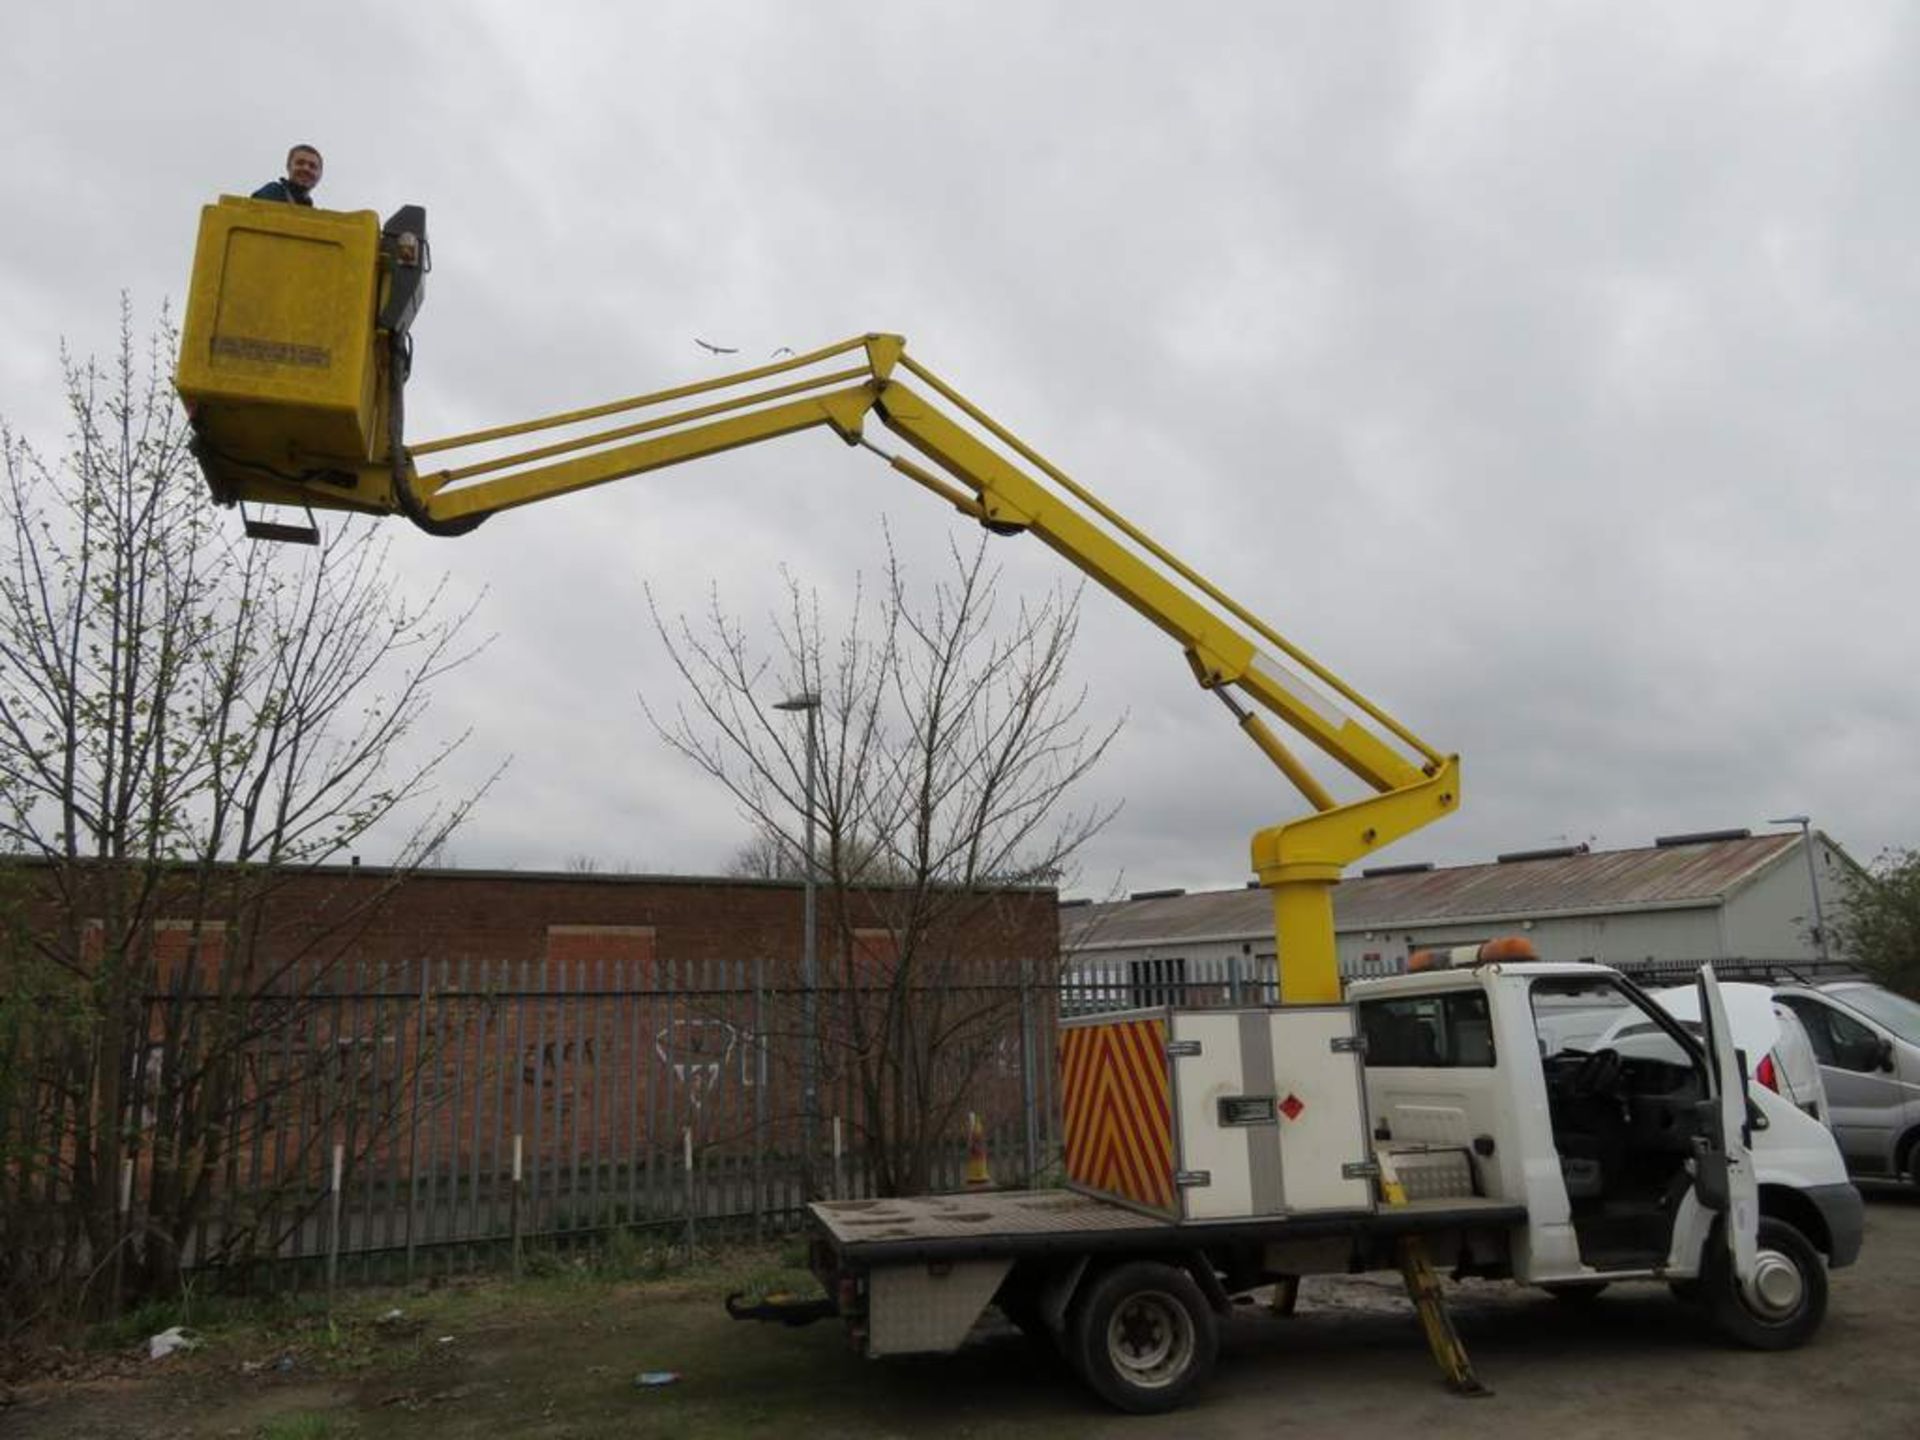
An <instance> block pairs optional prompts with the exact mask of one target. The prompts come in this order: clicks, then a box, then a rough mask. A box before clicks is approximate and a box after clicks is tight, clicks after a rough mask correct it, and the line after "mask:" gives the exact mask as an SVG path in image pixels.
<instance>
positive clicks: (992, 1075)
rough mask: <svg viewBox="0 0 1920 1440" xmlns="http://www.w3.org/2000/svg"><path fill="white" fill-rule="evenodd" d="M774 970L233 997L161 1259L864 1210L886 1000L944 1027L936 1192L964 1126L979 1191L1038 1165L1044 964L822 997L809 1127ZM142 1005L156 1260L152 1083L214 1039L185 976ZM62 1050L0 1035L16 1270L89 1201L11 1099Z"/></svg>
mask: <svg viewBox="0 0 1920 1440" xmlns="http://www.w3.org/2000/svg"><path fill="white" fill-rule="evenodd" d="M768 969H769V967H768V966H767V965H766V964H765V963H764V962H749V961H743V962H717V961H716V962H704V963H703V962H692V963H672V962H666V961H647V962H635V961H624V960H619V959H612V958H605V959H600V958H586V959H580V960H557V959H556V960H543V961H527V962H511V961H505V960H463V959H440V960H434V961H429V962H426V963H422V964H419V965H417V966H412V967H408V970H409V973H407V974H405V975H404V976H403V977H396V976H394V975H393V974H391V973H388V974H381V975H376V974H373V973H370V968H369V969H366V970H363V968H362V967H360V966H357V965H356V964H354V963H353V962H352V961H348V962H347V963H345V964H343V965H338V966H335V967H332V968H330V969H329V970H328V971H327V972H326V973H325V974H324V975H321V976H319V977H313V976H303V975H301V974H300V973H299V972H298V970H297V969H296V970H295V971H293V972H290V973H289V974H288V976H287V977H286V982H285V985H284V987H283V993H279V994H272V993H269V994H265V995H260V996H255V997H253V998H252V999H251V1000H250V1002H249V1003H250V1006H251V1007H252V1009H253V1010H254V1011H255V1012H256V1013H255V1014H254V1015H253V1016H252V1017H251V1018H250V1021H249V1023H248V1024H246V1025H245V1026H244V1027H243V1033H244V1034H245V1035H246V1036H248V1037H250V1038H248V1039H245V1040H243V1041H241V1042H239V1046H240V1050H241V1052H242V1053H240V1055H239V1056H238V1059H239V1065H240V1072H241V1074H242V1076H243V1078H242V1080H241V1081H240V1084H239V1089H240V1091H241V1095H242V1099H241V1101H240V1103H237V1104H235V1105H233V1106H232V1107H231V1110H230V1112H229V1115H228V1118H227V1120H226V1121H225V1133H224V1135H223V1136H222V1137H221V1139H220V1143H219V1144H218V1145H217V1146H216V1147H215V1148H216V1149H217V1151H218V1155H217V1158H216V1160H215V1162H214V1163H213V1164H212V1165H211V1166H209V1167H206V1168H207V1171H208V1173H207V1175H206V1179H205V1183H206V1185H207V1190H206V1198H205V1202H204V1203H203V1204H201V1205H200V1206H198V1207H197V1217H196V1219H195V1221H194V1223H193V1224H192V1225H191V1227H190V1228H189V1229H188V1230H187V1232H186V1233H183V1234H179V1235H177V1236H175V1237H172V1243H174V1244H175V1245H176V1246H177V1250H178V1258H179V1263H180V1268H181V1269H185V1270H198V1271H207V1272H216V1271H226V1272H233V1273H244V1274H245V1275H247V1276H248V1277H249V1278H250V1279H252V1280H253V1281H254V1283H265V1284H270V1285H276V1286H277V1285H294V1286H299V1285H305V1284H313V1283H319V1282H321V1281H322V1280H323V1279H324V1281H325V1282H326V1283H329V1284H330V1283H333V1282H334V1281H336V1280H339V1281H351V1280H358V1279H373V1278H381V1279H386V1278H400V1277H411V1276H413V1275H416V1274H421V1273H428V1274H430V1273H434V1272H436V1271H442V1272H444V1271H447V1270H453V1269H464V1268H469V1267H474V1266H478V1265H488V1264H499V1263H501V1262H502V1261H504V1259H505V1258H506V1257H507V1256H508V1255H509V1254H517V1253H518V1252H519V1250H520V1249H521V1248H522V1247H535V1246H556V1247H567V1246H570V1245H574V1244H581V1243H589V1242H591V1241H592V1240H594V1239H595V1238H596V1237H600V1236H603V1235H605V1234H606V1233H607V1232H609V1231H611V1230H614V1229H620V1228H634V1229H640V1230H643V1231H648V1232H651V1233H653V1234H654V1235H657V1236H658V1237H660V1238H661V1239H662V1240H664V1241H670V1242H673V1243H680V1242H682V1241H690V1240H692V1239H693V1238H695V1237H696V1236H697V1235H698V1233H699V1231H700V1229H701V1228H702V1227H726V1228H727V1229H728V1230H730V1231H731V1232H733V1233H736V1234H737V1233H740V1232H742V1231H746V1232H749V1233H762V1234H764V1233H769V1232H777V1231H779V1230H781V1229H785V1228H788V1227H790V1226H792V1225H793V1224H795V1223H796V1222H797V1221H798V1220H799V1219H800V1217H801V1216H802V1214H803V1212H804V1207H805V1203H806V1201H807V1199H808V1197H809V1195H810V1194H827V1195H837V1196H843V1197H852V1196H860V1195H866V1194H871V1193H874V1188H875V1175H874V1165H873V1163H872V1151H871V1148H870V1146H869V1144H868V1136H869V1135H870V1133H871V1126H870V1125H869V1124H868V1123H867V1120H868V1118H869V1117H873V1116H875V1115H876V1114H877V1113H879V1112H882V1111H884V1112H885V1113H886V1114H888V1115H897V1114H898V1113H899V1111H900V1107H899V1105H898V1104H897V1102H898V1100H899V1099H900V1098H901V1097H900V1096H899V1095H897V1094H896V1093H894V1088H895V1086H896V1083H904V1082H895V1081H893V1080H891V1079H889V1078H887V1075H886V1072H884V1071H880V1072H877V1073H878V1075H879V1078H878V1079H876V1078H875V1076H876V1071H875V1070H874V1068H873V1067H871V1066H866V1067H863V1066H862V1065H861V1064H860V1063H858V1062H859V1060H860V1057H861V1055H862V1054H863V1053H867V1052H871V1051H872V1050H873V1049H874V1047H875V1046H876V1045H877V1044H879V1043H880V1042H881V1040H882V1039H883V1038H884V1036H883V1035H882V1034H881V1033H880V1026H879V1023H878V1016H879V1014H880V1012H881V1011H882V1010H883V1009H885V1008H886V1007H888V1006H889V1005H891V1006H892V1007H893V1011H892V1012H891V1013H898V1012H900V1011H908V1012H910V1011H914V1010H916V1009H918V1010H922V1011H924V1010H925V1009H926V1008H927V1007H929V1006H931V1005H935V1004H938V1005H939V1006H941V1007H944V1013H945V1015H946V1017H947V1024H946V1026H945V1029H944V1032H943V1033H944V1035H945V1043H944V1045H943V1046H942V1048H941V1049H940V1050H939V1052H938V1053H937V1054H934V1055H931V1056H930V1057H929V1058H930V1060H931V1062H932V1063H931V1069H930V1071H929V1073H927V1074H925V1075H922V1076H921V1077H919V1079H918V1080H917V1081H916V1082H915V1083H917V1084H918V1085H919V1087H920V1090H921V1091H923V1092H924V1094H923V1095H922V1096H921V1098H922V1099H924V1100H925V1101H926V1108H927V1109H928V1110H929V1111H930V1113H931V1120H930V1121H929V1122H928V1123H929V1124H930V1125H931V1127H932V1134H931V1140H932V1144H931V1148H930V1155H929V1160H928V1164H927V1169H926V1176H927V1180H928V1183H929V1185H930V1186H931V1188H935V1189H960V1188H963V1185H964V1171H965V1165H966V1160H967V1146H968V1138H969V1129H970V1127H969V1125H968V1123H967V1122H968V1119H969V1117H970V1116H974V1115H977V1116H978V1117H979V1119H980V1122H981V1124H982V1127H983V1129H984V1133H985V1137H986V1144H987V1149H988V1153H989V1155H990V1157H991V1160H992V1164H993V1166H994V1174H995V1179H996V1180H997V1181H999V1182H1001V1183H1019V1182H1024V1181H1026V1180H1028V1179H1030V1178H1031V1177H1033V1176H1035V1175H1036V1174H1038V1173H1039V1172H1040V1171H1041V1170H1042V1168H1043V1167H1044V1166H1045V1164H1046V1163H1047V1162H1046V1157H1047V1156H1048V1155H1050V1154H1051V1153H1052V1151H1053V1148H1054V1139H1053V1136H1054V1134H1055V1126H1054V1123H1053V1119H1052V1117H1053V1114H1054V1110H1055V1101H1054V1093H1053V1084H1052V1067H1053V1063H1054V1061H1053V1049H1052V1038H1051V1037H1052V1034H1053V1031H1054V1028H1055V1023H1054V1022H1055V1018H1056V1014H1057V1007H1058V1003H1059V1001H1058V991H1057V989H1056V988H1055V984H1054V981H1053V977H1052V976H1051V974H1050V973H1048V972H1045V971H1044V970H1043V969H1042V967H1038V966H1035V965H1034V964H1032V963H1030V962H1029V963H1025V964H1022V963H1019V962H1007V963H1001V964H994V963H988V964H984V965H980V966H977V967H974V968H973V969H970V970H969V972H968V975H967V977H966V980H965V982H964V983H963V984H959V985H946V986H942V987H940V990H939V993H938V995H937V996H935V995H933V994H931V993H928V994H915V993H911V992H909V993H905V994H900V993H894V992H893V991H892V989H891V987H889V986H888V985H886V984H884V983H880V982H879V981H876V983H874V984H872V985H871V986H855V987H843V986H822V987H820V988H819V989H818V990H817V991H816V996H815V999H816V1006H815V1009H816V1012H817V1014H818V1017H819V1018H818V1020H817V1021H816V1027H815V1028H816V1032H817V1038H816V1044H817V1052H816V1053H817V1056H818V1062H817V1063H818V1074H819V1077H820V1082H819V1099H818V1102H817V1106H818V1113H817V1115H816V1116H815V1117H814V1123H813V1125H811V1126H808V1125H806V1124H805V1123H804V1120H805V1117H804V1116H803V1114H802V1107H801V1103H800V1096H801V1084H800V1076H801V1073H802V1061H801V1056H802V1049H803V1047H802V1037H801V1031H800V1017H801V1015H802V1013H803V1006H802V1004H801V996H800V993H799V991H798V990H797V988H795V987H793V986H792V985H790V984H789V985H779V984H773V983H770V982H769V979H768ZM142 1003H144V1005H145V1007H146V1011H147V1021H146V1025H145V1028H144V1033H145V1034H147V1035H148V1036H149V1037H150V1043H149V1044H148V1045H147V1046H146V1047H145V1049H144V1050H141V1051H140V1052H139V1053H138V1054H136V1055H135V1056H134V1057H133V1058H132V1060H131V1061H130V1064H129V1067H128V1071H129V1073H128V1074H127V1076H126V1079H125V1083H126V1085H127V1086H128V1087H129V1090H130V1094H131V1100H130V1103H128V1104H127V1106H126V1110H125V1113H126V1114H128V1115H129V1116H131V1117H132V1119H131V1124H130V1129H131V1130H132V1131H133V1132H134V1133H132V1134H131V1135H130V1136H129V1137H128V1145H127V1150H126V1159H125V1161H124V1162H123V1168H122V1174H121V1176H120V1177H119V1179H120V1183H119V1193H118V1195H117V1196H116V1197H115V1214H116V1224H117V1226H118V1230H119V1234H120V1235H121V1237H122V1241H123V1242H124V1241H125V1240H127V1239H128V1238H129V1237H139V1238H142V1239H150V1238H151V1237H152V1233H153V1231H154V1230H155V1229H156V1226H157V1221H156V1218H155V1217H156V1214H157V1213H158V1212H159V1211H160V1210H161V1205H160V1203H159V1201H160V1200H161V1199H162V1198H164V1197H163V1196H162V1195H161V1193H160V1192H162V1191H164V1190H165V1189H166V1187H168V1186H171V1185H176V1184H177V1181H178V1176H179V1174H180V1173H181V1169H182V1156H181V1155H180V1154H179V1153H178V1150H179V1149H180V1148H181V1147H179V1146H178V1145H176V1143H175V1137H176V1136H177V1135H178V1134H181V1133H184V1132H185V1130H186V1128H187V1127H185V1126H184V1125H183V1124H182V1116H181V1114H180V1113H179V1108H180V1107H181V1106H183V1105H185V1104H187V1103H189V1102H188V1101H187V1100H186V1099H185V1098H184V1097H185V1096H186V1095H187V1094H188V1093H189V1092H188V1091H187V1090H186V1089H185V1088H183V1087H182V1086H181V1085H179V1084H178V1083H177V1077H171V1078H170V1076H169V1075H168V1073H167V1072H168V1063H169V1062H168V1060H167V1059H166V1047H165V1046H164V1045H163V1043H162V1040H161V1037H163V1036H173V1035H178V1034H180V1033H183V1032H187V1031H191V1030H192V1029H193V1028H194V1027H195V1026H196V1025H199V1024H202V1023H212V1019H211V1017H212V1012H213V1011H214V1009H215V1008H216V1007H217V1006H219V1005H220V1004H221V1001H220V1000H219V997H217V996H216V995H214V994H212V993H210V992H209V991H208V990H206V989H204V988H203V982H202V979H201V977H200V975H199V973H198V972H197V971H196V970H195V969H194V968H193V967H185V968H183V969H181V970H180V971H179V973H178V974H177V975H176V976H175V977H173V983H172V984H171V986H170V988H168V989H167V990H166V991H165V992H164V993H153V994H148V995H146V996H145V997H144V998H143V1002H142ZM855 1012H859V1014H858V1015H856V1013H855ZM203 1017H204V1019H203ZM869 1018H871V1019H873V1020H874V1024H873V1025H872V1026H871V1027H866V1026H863V1021H864V1020H866V1019H869ZM956 1037H957V1038H956ZM56 1043H64V1038H62V1039H60V1040H58V1041H57V1040H56V1038H55V1037H54V1036H53V1034H52V1032H51V1031H46V1030H42V1029H36V1027H34V1026H32V1025H20V1026H15V1027H14V1029H13V1031H12V1032H11V1033H7V1034H0V1064H4V1065H5V1066H6V1067H7V1069H8V1071H9V1073H13V1074H19V1075H24V1076H27V1077H29V1083H27V1084H26V1085H25V1086H24V1087H23V1089H22V1093H20V1094H18V1095H16V1096H15V1097H14V1098H15V1103H13V1104H12V1105H11V1106H10V1107H8V1109H9V1112H10V1113H7V1114H4V1115H0V1145H4V1146H6V1147H7V1148H6V1150H5V1151H4V1152H0V1153H4V1154H5V1155H6V1157H7V1164H6V1166H5V1167H4V1170H0V1198H4V1200H5V1202H6V1206H7V1208H8V1210H9V1211H10V1213H11V1217H12V1220H11V1223H10V1224H9V1225H7V1226H6V1227H4V1228H5V1231H6V1234H5V1240H6V1242H7V1244H8V1246H9V1247H10V1248H12V1249H13V1250H14V1251H15V1252H16V1253H18V1252H20V1251H22V1250H26V1249H31V1248H33V1247H34V1246H36V1245H37V1244H41V1243H45V1242H50V1241H52V1240H53V1239H54V1237H56V1236H58V1235H60V1234H62V1233H66V1234H71V1233H72V1232H73V1231H74V1230H75V1228H76V1227H75V1225H74V1224H73V1221H72V1217H73V1215H74V1214H75V1213H76V1212H77V1210H78V1209H79V1207H80V1206H81V1205H82V1204H83V1203H84V1202H85V1199H86V1197H84V1196H81V1195H77V1194H75V1193H74V1188H73V1183H72V1172H73V1169H74V1167H73V1166H72V1165H71V1164H69V1163H65V1162H64V1161H63V1156H64V1157H66V1158H67V1159H68V1160H70V1158H71V1155H72V1153H73V1146H74V1140H73V1137H72V1135H71V1133H69V1132H71V1131H73V1130H74V1129H76V1128H77V1127H78V1126H79V1125H80V1124H82V1123H83V1122H81V1121H80V1120H79V1119H78V1118H77V1114H78V1112H76V1111H75V1110H73V1109H72V1108H71V1107H68V1106H65V1105H63V1104H61V1103H59V1102H58V1101H57V1100H56V1099H55V1098H54V1097H53V1095H52V1093H51V1087H50V1086H36V1085H34V1084H33V1083H31V1077H32V1076H33V1074H34V1073H35V1070H36V1063H37V1062H38V1061H40V1060H42V1059H45V1058H48V1054H49V1053H50V1052H51V1049H52V1047H53V1046H54V1045H55V1044H56ZM43 1052H46V1053H43ZM909 1068H911V1067H909ZM809 1131H811V1133H812V1134H813V1135H814V1136H815V1137H816V1145H815V1151H816V1153H814V1154H812V1155H811V1156H809V1155H808V1154H806V1153H805V1152H804V1147H803V1143H802V1137H803V1135H805V1134H807V1133H808V1132H809ZM174 1210H175V1212H176V1213H177V1210H178V1207H177V1206H175V1207H174ZM116 1248H118V1246H116ZM127 1248H128V1249H132V1248H133V1247H132V1246H130V1245H129V1246H127ZM83 1259H84V1262H85V1263H86V1265H88V1266H89V1267H91V1266H92V1265H93V1264H94V1263H96V1257H94V1256H86V1257H83Z"/></svg>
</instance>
